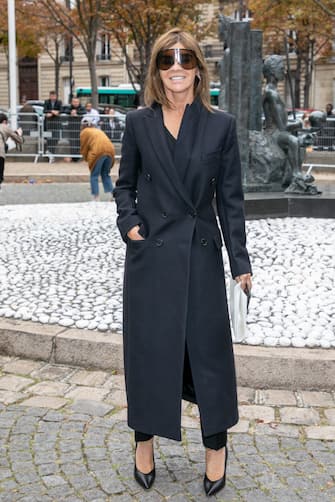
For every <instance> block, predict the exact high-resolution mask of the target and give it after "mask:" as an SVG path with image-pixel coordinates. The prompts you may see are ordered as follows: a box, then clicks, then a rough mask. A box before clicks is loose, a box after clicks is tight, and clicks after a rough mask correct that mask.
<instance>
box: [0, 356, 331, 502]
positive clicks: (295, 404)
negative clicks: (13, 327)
mask: <svg viewBox="0 0 335 502" xmlns="http://www.w3.org/2000/svg"><path fill="white" fill-rule="evenodd" d="M0 368H1V370H0V430H1V435H0V502H5V501H6V502H7V501H8V502H15V501H18V500H20V501H25V502H35V501H36V502H37V501H42V502H49V501H57V502H61V501H68V502H80V501H95V502H98V501H99V502H102V501H115V502H118V501H119V502H121V501H122V502H128V501H133V502H139V501H145V502H156V501H157V502H159V501H164V500H170V501H173V502H186V501H196V502H198V501H202V500H206V497H205V496H204V494H203V491H202V477H203V472H204V452H203V447H202V445H201V440H200V433H199V423H198V413H197V409H196V407H194V406H193V405H189V404H187V403H183V405H184V406H183V440H182V442H181V443H178V442H174V441H169V440H166V439H158V438H156V442H155V461H156V468H157V479H156V482H155V484H154V487H153V489H152V490H151V491H150V492H143V491H142V490H141V488H140V487H139V486H138V485H137V484H136V483H135V481H134V480H133V477H132V472H133V456H134V443H133V437H132V433H131V431H130V429H128V427H127V425H126V421H125V420H126V403H125V392H124V381H123V375H119V374H116V373H108V372H103V371H87V370H83V369H80V368H75V367H67V366H60V365H55V364H48V363H43V362H37V361H28V360H23V359H17V358H9V357H3V356H0ZM239 402H240V415H241V419H240V422H239V424H238V425H237V426H235V427H234V428H233V429H232V430H231V434H230V435H229V450H230V455H229V463H228V471H227V476H228V481H227V486H226V488H225V490H224V491H223V492H222V494H220V495H218V496H217V498H216V500H221V501H226V502H235V501H243V502H266V501H269V502H270V501H280V502H285V501H290V502H298V501H302V500H303V501H305V502H307V501H311V502H315V501H318V502H319V501H322V502H323V501H327V502H328V501H333V500H335V482H334V480H335V455H334V447H335V442H334V441H335V394H331V393H327V392H307V391H301V392H290V391H284V390H266V391H264V390H253V389H250V388H240V389H239Z"/></svg>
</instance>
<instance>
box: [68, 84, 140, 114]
mask: <svg viewBox="0 0 335 502" xmlns="http://www.w3.org/2000/svg"><path fill="white" fill-rule="evenodd" d="M138 90H139V89H137V90H134V88H133V86H132V85H120V86H118V87H98V103H99V106H107V105H111V106H113V105H117V106H121V107H122V108H137V106H138V105H139V97H138ZM76 96H77V98H80V99H81V98H84V99H85V98H86V101H88V100H89V99H91V97H92V90H91V88H90V87H77V89H76Z"/></svg>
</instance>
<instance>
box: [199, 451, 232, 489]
mask: <svg viewBox="0 0 335 502" xmlns="http://www.w3.org/2000/svg"><path fill="white" fill-rule="evenodd" d="M225 448H226V452H225V453H226V456H225V461H224V475H223V476H222V478H220V479H217V480H216V481H211V480H210V479H208V477H207V474H206V473H205V477H204V489H205V493H206V495H207V497H211V496H212V495H215V494H216V493H218V492H219V491H220V490H222V489H223V488H224V487H225V484H226V472H227V459H228V450H227V446H226V447H225Z"/></svg>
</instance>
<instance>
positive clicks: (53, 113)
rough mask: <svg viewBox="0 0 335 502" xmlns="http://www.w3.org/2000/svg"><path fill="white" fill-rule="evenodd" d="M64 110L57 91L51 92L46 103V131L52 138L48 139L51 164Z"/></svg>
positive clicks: (44, 110)
mask: <svg viewBox="0 0 335 502" xmlns="http://www.w3.org/2000/svg"><path fill="white" fill-rule="evenodd" d="M61 110H62V102H61V100H60V99H58V96H57V93H56V91H50V92H49V99H46V100H45V101H44V106H43V113H44V129H45V131H48V133H49V134H50V136H48V137H47V154H49V162H54V160H55V158H54V154H55V152H56V146H57V143H58V140H59V133H60V127H61V126H60V120H59V115H60V113H61Z"/></svg>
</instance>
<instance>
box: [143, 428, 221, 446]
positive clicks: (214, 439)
mask: <svg viewBox="0 0 335 502" xmlns="http://www.w3.org/2000/svg"><path fill="white" fill-rule="evenodd" d="M201 434H202V442H203V444H204V446H205V447H206V448H210V449H211V450H220V449H221V448H223V447H224V446H226V444H227V431H223V432H219V433H218V434H213V435H212V436H204V434H203V431H202V429H201ZM152 437H153V436H152V435H150V434H145V433H144V432H138V431H135V441H136V443H138V442H140V441H148V440H149V439H151V438H152Z"/></svg>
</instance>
